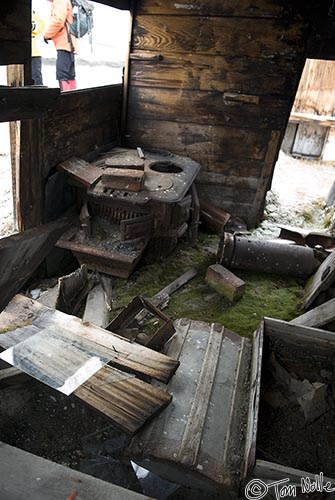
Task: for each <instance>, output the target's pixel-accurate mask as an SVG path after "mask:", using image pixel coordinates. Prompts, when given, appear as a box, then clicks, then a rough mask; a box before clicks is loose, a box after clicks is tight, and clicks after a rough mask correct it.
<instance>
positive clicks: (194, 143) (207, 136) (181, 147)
mask: <svg viewBox="0 0 335 500" xmlns="http://www.w3.org/2000/svg"><path fill="white" fill-rule="evenodd" d="M127 133H128V135H129V137H128V138H127V139H128V144H129V146H130V147H136V146H141V147H142V148H144V149H145V148H158V149H166V150H167V151H172V152H173V153H176V154H182V155H186V156H189V157H190V158H192V159H193V160H195V161H198V162H199V163H200V164H201V165H202V167H203V168H205V169H207V168H208V167H209V165H211V164H212V165H215V164H216V163H217V162H226V161H230V160H236V161H241V160H242V159H243V158H245V159H253V160H260V161H262V160H264V158H265V154H266V150H267V134H266V133H265V132H264V131H263V130H261V129H260V130H248V129H237V128H236V129H234V128H225V127H215V126H210V125H194V124H190V125H188V124H187V123H176V122H172V121H171V122H169V121H159V120H140V119H137V120H129V122H128V131H127Z"/></svg>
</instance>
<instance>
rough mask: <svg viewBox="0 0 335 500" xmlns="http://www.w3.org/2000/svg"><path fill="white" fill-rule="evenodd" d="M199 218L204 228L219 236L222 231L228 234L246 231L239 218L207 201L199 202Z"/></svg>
mask: <svg viewBox="0 0 335 500" xmlns="http://www.w3.org/2000/svg"><path fill="white" fill-rule="evenodd" d="M200 218H201V220H202V221H203V222H204V223H205V225H206V226H208V227H209V228H210V229H212V230H213V231H215V232H217V233H219V234H223V232H224V231H227V232H229V233H244V232H246V231H247V226H246V224H245V223H244V222H243V221H242V220H241V219H240V218H238V217H235V216H234V215H231V214H230V213H228V212H226V211H225V210H223V209H222V208H219V207H216V206H215V205H213V204H212V203H211V202H209V201H208V200H203V199H202V200H200Z"/></svg>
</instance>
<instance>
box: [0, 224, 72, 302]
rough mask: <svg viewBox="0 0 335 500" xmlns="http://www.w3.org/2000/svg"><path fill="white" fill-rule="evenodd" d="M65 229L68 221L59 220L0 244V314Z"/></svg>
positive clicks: (9, 238)
mask: <svg viewBox="0 0 335 500" xmlns="http://www.w3.org/2000/svg"><path fill="white" fill-rule="evenodd" d="M68 225H69V223H68V220H66V219H63V220H60V221H56V222H52V223H50V224H46V225H44V226H40V227H37V228H35V229H32V230H30V231H25V232H24V233H21V234H15V235H13V236H9V237H7V238H3V239H2V240H0V311H2V310H3V308H4V307H6V305H7V304H8V302H9V301H10V300H11V299H12V297H13V296H14V295H15V294H16V293H17V292H18V291H19V290H20V289H21V287H22V286H23V285H24V284H25V283H26V281H27V280H28V279H29V277H30V276H31V275H32V273H33V272H34V271H35V270H36V269H37V267H38V266H39V265H40V263H41V262H42V261H43V259H44V258H45V257H46V255H47V254H48V252H49V251H50V250H51V248H52V247H53V246H54V244H55V242H56V241H57V240H58V238H59V237H60V235H61V234H62V233H63V232H64V231H65V229H66V228H67V227H68Z"/></svg>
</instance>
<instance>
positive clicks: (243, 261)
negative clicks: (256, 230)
mask: <svg viewBox="0 0 335 500" xmlns="http://www.w3.org/2000/svg"><path fill="white" fill-rule="evenodd" d="M217 260H218V262H219V263H220V264H222V265H223V266H225V267H227V268H231V269H243V270H250V271H261V272H266V273H275V274H282V275H287V276H296V277H301V278H307V277H308V276H310V275H311V274H312V273H313V272H314V271H315V269H316V268H317V266H318V262H317V260H316V259H315V257H314V252H313V250H312V249H311V248H309V247H304V246H299V245H290V244H283V242H279V241H276V240H256V239H252V238H243V237H238V236H235V235H232V234H229V233H224V235H223V236H222V238H221V240H220V244H219V250H218V255H217Z"/></svg>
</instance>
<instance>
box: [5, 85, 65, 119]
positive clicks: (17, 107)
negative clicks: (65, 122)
mask: <svg viewBox="0 0 335 500" xmlns="http://www.w3.org/2000/svg"><path fill="white" fill-rule="evenodd" d="M59 95H60V91H59V89H49V88H39V87H19V88H14V87H0V121H2V122H8V121H13V120H23V119H31V118H41V117H42V116H44V115H45V114H46V113H47V112H48V110H49V108H50V107H52V106H53V105H55V103H56V101H57V99H58V97H59Z"/></svg>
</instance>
